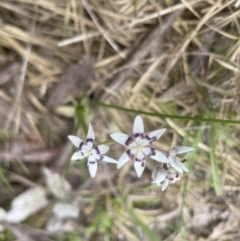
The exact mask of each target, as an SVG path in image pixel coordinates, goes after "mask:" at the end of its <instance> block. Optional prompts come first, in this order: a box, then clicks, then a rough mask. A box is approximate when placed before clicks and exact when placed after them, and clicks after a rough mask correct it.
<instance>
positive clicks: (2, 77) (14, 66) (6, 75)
mask: <svg viewBox="0 0 240 241" xmlns="http://www.w3.org/2000/svg"><path fill="white" fill-rule="evenodd" d="M19 70H20V64H19V63H17V62H15V63H11V64H9V65H8V66H7V67H6V68H4V69H3V70H1V71H0V85H2V84H4V83H6V82H8V81H9V80H11V78H12V77H13V76H14V75H15V74H16V73H17V72H18V71H19Z"/></svg>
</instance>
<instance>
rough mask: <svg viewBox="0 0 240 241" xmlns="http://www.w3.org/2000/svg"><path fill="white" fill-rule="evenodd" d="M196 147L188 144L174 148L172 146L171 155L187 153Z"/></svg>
mask: <svg viewBox="0 0 240 241" xmlns="http://www.w3.org/2000/svg"><path fill="white" fill-rule="evenodd" d="M193 150H194V148H192V147H188V146H176V147H174V148H172V149H171V150H170V151H169V153H170V155H172V154H173V155H177V154H181V153H185V152H189V151H193Z"/></svg>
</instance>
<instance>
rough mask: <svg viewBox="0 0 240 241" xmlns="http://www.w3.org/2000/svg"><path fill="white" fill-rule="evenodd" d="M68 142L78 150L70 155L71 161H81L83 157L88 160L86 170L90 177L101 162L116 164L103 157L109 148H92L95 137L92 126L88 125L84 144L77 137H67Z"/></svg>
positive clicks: (104, 146)
mask: <svg viewBox="0 0 240 241" xmlns="http://www.w3.org/2000/svg"><path fill="white" fill-rule="evenodd" d="M68 138H69V139H70V141H71V142H72V143H73V145H75V146H76V147H77V148H78V149H77V151H76V152H75V153H74V154H73V155H72V157H71V160H72V161H77V160H80V159H83V158H85V157H87V158H88V168H89V172H90V175H91V176H92V177H94V176H95V175H96V172H97V167H98V164H99V163H100V162H101V161H104V162H110V163H115V164H116V163H117V161H116V160H114V159H112V158H110V157H108V156H103V154H105V153H106V152H107V151H108V150H109V147H108V146H106V145H99V146H96V147H94V148H93V144H94V141H95V135H94V132H93V129H92V125H91V124H90V123H89V127H88V133H87V140H86V142H85V143H84V142H83V140H82V139H81V138H79V137H77V136H68Z"/></svg>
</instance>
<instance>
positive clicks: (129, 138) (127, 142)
mask: <svg viewBox="0 0 240 241" xmlns="http://www.w3.org/2000/svg"><path fill="white" fill-rule="evenodd" d="M132 143H133V139H132V138H131V137H130V136H129V137H128V139H127V140H126V142H125V145H127V146H129V145H130V144H132Z"/></svg>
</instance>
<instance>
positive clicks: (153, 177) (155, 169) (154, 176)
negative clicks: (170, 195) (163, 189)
mask: <svg viewBox="0 0 240 241" xmlns="http://www.w3.org/2000/svg"><path fill="white" fill-rule="evenodd" d="M159 170H160V167H155V168H154V170H153V172H152V176H151V177H152V179H153V182H155V180H156V176H157V173H158V171H159Z"/></svg>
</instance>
